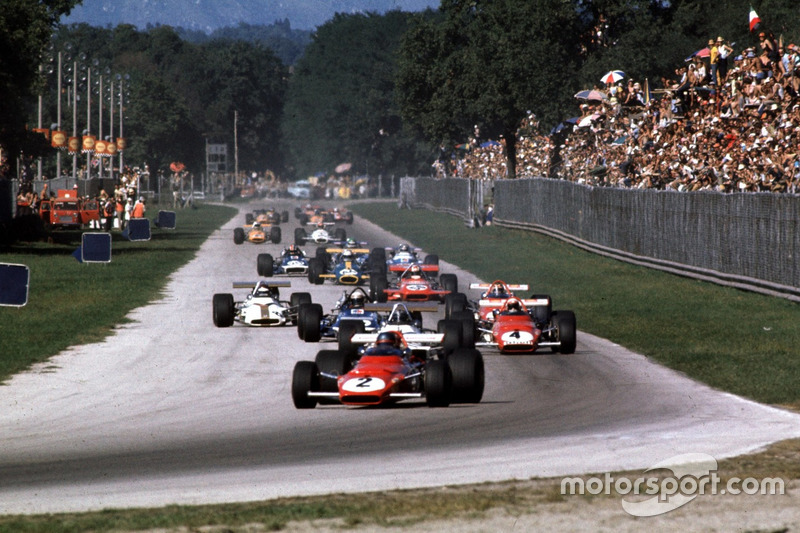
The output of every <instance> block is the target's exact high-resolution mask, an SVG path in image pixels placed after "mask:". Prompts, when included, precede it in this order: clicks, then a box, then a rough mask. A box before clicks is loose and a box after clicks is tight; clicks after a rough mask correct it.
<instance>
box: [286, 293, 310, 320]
mask: <svg viewBox="0 0 800 533" xmlns="http://www.w3.org/2000/svg"><path fill="white" fill-rule="evenodd" d="M310 303H311V293H308V292H293V293H292V294H290V295H289V307H291V308H292V309H291V310H290V311H289V315H290V316H292V324H294V325H298V323H299V317H300V306H301V305H308V304H310Z"/></svg>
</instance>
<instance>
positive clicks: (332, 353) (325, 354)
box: [315, 350, 352, 392]
mask: <svg viewBox="0 0 800 533" xmlns="http://www.w3.org/2000/svg"><path fill="white" fill-rule="evenodd" d="M350 361H351V360H350V358H349V357H347V354H343V353H342V352H340V351H338V350H320V351H319V352H317V357H316V359H315V362H316V365H317V368H318V369H319V371H320V373H321V374H328V375H331V376H336V377H339V376H343V375H344V374H347V372H349V371H350V368H352V363H351V362H350ZM319 385H320V390H322V391H323V392H338V391H339V385H338V384H337V383H336V378H332V377H326V376H320V379H319Z"/></svg>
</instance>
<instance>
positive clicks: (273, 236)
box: [269, 226, 281, 244]
mask: <svg viewBox="0 0 800 533" xmlns="http://www.w3.org/2000/svg"><path fill="white" fill-rule="evenodd" d="M269 240H270V241H271V242H272V243H274V244H280V243H281V228H280V227H278V226H272V227H271V228H269Z"/></svg>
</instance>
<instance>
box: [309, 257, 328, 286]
mask: <svg viewBox="0 0 800 533" xmlns="http://www.w3.org/2000/svg"><path fill="white" fill-rule="evenodd" d="M324 273H325V267H324V266H323V264H322V261H321V260H320V259H319V258H318V257H312V258H311V259H309V260H308V281H309V283H312V284H314V285H322V283H323V281H324V280H325V278H323V277H322V274H324Z"/></svg>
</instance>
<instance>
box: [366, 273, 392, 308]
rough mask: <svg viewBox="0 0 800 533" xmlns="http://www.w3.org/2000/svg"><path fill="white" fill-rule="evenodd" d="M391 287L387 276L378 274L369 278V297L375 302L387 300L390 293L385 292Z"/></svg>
mask: <svg viewBox="0 0 800 533" xmlns="http://www.w3.org/2000/svg"><path fill="white" fill-rule="evenodd" d="M388 287H389V282H388V281H387V280H386V276H384V275H381V274H378V275H377V276H370V278H369V297H370V298H372V301H373V302H381V303H383V302H385V301H386V300H387V298H388V295H387V294H386V293H385V292H384V291H385V290H386V289H387V288H388Z"/></svg>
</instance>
